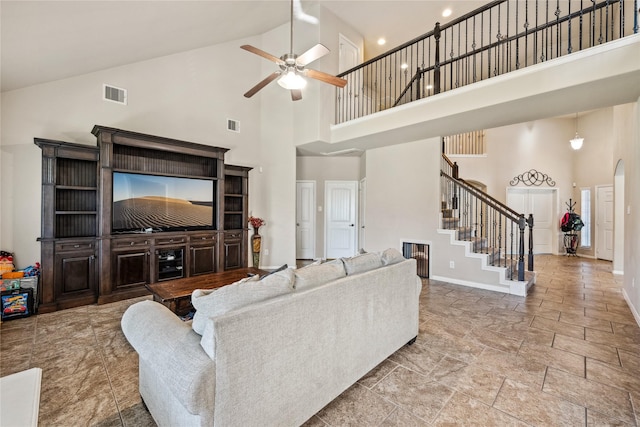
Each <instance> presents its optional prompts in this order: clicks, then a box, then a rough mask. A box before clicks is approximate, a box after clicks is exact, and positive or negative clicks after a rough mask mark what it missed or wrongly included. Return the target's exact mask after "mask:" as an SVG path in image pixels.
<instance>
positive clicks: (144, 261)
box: [111, 248, 150, 290]
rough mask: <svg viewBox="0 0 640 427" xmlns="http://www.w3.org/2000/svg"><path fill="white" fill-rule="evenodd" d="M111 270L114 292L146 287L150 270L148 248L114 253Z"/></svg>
mask: <svg viewBox="0 0 640 427" xmlns="http://www.w3.org/2000/svg"><path fill="white" fill-rule="evenodd" d="M111 268H112V274H111V277H112V278H113V280H114V283H113V285H114V287H113V288H114V290H116V289H124V288H131V287H135V286H144V285H146V284H147V283H149V268H150V267H149V250H148V248H144V249H142V248H141V249H138V250H135V251H134V250H132V251H118V252H113V253H112V254H111Z"/></svg>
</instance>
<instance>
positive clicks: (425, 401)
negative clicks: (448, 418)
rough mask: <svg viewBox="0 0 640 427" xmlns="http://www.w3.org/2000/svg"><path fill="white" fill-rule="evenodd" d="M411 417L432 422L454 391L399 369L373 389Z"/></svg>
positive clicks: (421, 376) (401, 368)
mask: <svg viewBox="0 0 640 427" xmlns="http://www.w3.org/2000/svg"><path fill="white" fill-rule="evenodd" d="M373 390H374V391H375V392H376V393H377V394H378V395H380V396H381V397H383V398H384V399H386V400H388V401H390V402H393V403H394V404H396V405H398V406H400V407H401V408H402V409H404V410H406V411H408V412H410V413H411V414H412V415H414V416H416V417H418V418H420V419H422V420H424V421H426V422H433V420H434V419H435V418H436V416H437V415H438V413H439V412H440V410H441V409H442V408H443V407H444V405H445V404H446V403H447V401H448V400H449V399H450V398H451V396H452V395H453V393H454V391H453V390H452V389H451V388H449V387H447V386H445V385H443V384H440V383H438V382H436V381H432V380H429V379H428V378H427V377H425V376H423V375H420V374H418V373H416V372H413V371H410V370H408V369H405V368H403V367H399V368H398V369H396V370H394V371H393V372H392V373H391V374H390V375H388V376H387V377H386V378H385V379H384V380H382V381H381V382H380V383H378V384H377V385H376V386H375V387H374V389H373Z"/></svg>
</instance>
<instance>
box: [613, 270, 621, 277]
mask: <svg viewBox="0 0 640 427" xmlns="http://www.w3.org/2000/svg"><path fill="white" fill-rule="evenodd" d="M611 273H613V274H614V275H616V276H624V270H613V271H612V272H611Z"/></svg>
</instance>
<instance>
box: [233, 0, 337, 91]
mask: <svg viewBox="0 0 640 427" xmlns="http://www.w3.org/2000/svg"><path fill="white" fill-rule="evenodd" d="M293 1H294V0H291V26H290V27H291V28H290V40H289V41H290V49H289V53H285V54H284V55H282V56H281V57H280V58H278V57H275V56H273V55H271V54H269V53H267V52H265V51H263V50H261V49H258V48H257V47H253V46H251V45H243V46H240V47H241V48H242V49H244V50H246V51H248V52H251V53H255V54H256V55H259V56H261V57H263V58H266V59H268V60H269V61H272V62H275V63H276V64H278V66H279V67H280V69H279V70H277V71H274V72H273V73H271V74H270V75H268V76H267V77H266V78H265V79H263V80H262V81H261V82H260V83H258V84H257V85H255V86H254V87H252V88H251V89H249V91H247V93H245V94H244V96H245V97H247V98H251V97H252V96H253V95H255V94H256V93H257V92H258V91H259V90H260V89H262V88H263V87H265V86H266V85H268V84H269V83H271V82H272V81H274V80H275V79H277V78H278V77H280V78H279V79H278V84H279V85H280V86H282V87H283V88H285V89H289V90H290V91H291V99H292V100H293V101H299V100H301V99H302V88H303V87H304V86H305V85H306V84H307V81H306V80H305V79H304V77H303V76H307V77H311V78H312V79H316V80H320V81H322V82H325V83H329V84H332V85H334V86H338V87H345V86H346V84H347V81H346V80H345V79H341V78H339V77H335V76H332V75H331V74H327V73H323V72H322V71H316V70H312V69H310V68H305V67H306V66H307V65H308V64H310V63H311V62H313V61H315V60H316V59H319V58H322V57H323V56H325V55H326V54H328V53H329V49H327V48H326V46H324V45H322V44H319V43H318V44H317V45H315V46H314V47H312V48H311V49H309V50H307V51H306V52H305V53H303V54H302V55H299V56H298V55H296V54H295V53H294V52H293Z"/></svg>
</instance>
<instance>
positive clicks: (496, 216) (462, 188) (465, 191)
mask: <svg viewBox="0 0 640 427" xmlns="http://www.w3.org/2000/svg"><path fill="white" fill-rule="evenodd" d="M442 156H443V161H442V167H441V171H440V176H441V194H442V201H441V228H440V229H439V230H438V234H439V235H442V236H443V240H448V244H449V245H450V252H449V258H450V259H451V260H450V261H449V262H450V265H449V268H450V269H451V271H450V276H451V277H438V279H444V280H447V281H449V282H453V283H458V284H462V285H467V286H474V287H480V288H483V289H489V290H496V291H500V292H507V293H510V294H515V295H521V296H525V295H526V294H527V291H528V289H529V288H530V287H531V286H532V285H533V284H534V283H535V273H534V272H533V253H532V248H533V237H532V236H533V234H532V229H533V216H532V215H529V218H525V216H524V214H521V213H518V212H515V211H513V210H512V209H511V208H509V207H508V206H506V205H504V204H502V203H501V202H499V201H498V200H496V199H495V198H493V197H491V196H490V195H488V194H487V193H485V192H483V191H481V190H478V189H477V188H475V187H473V186H471V185H470V184H469V183H467V182H466V181H464V180H463V179H461V178H459V176H458V166H457V164H455V163H452V162H451V161H450V160H449V159H448V158H447V156H446V155H444V154H443V155H442ZM527 227H528V228H529V236H528V239H526V228H527ZM527 240H528V242H527V243H528V244H527V245H525V242H526V241H527ZM444 243H445V242H444V241H443V244H444ZM525 247H528V249H529V254H528V256H526V255H525ZM525 258H527V259H528V268H527V270H525ZM456 263H457V264H458V265H459V268H458V269H456V268H455V264H456ZM461 264H462V265H461ZM434 278H436V277H434Z"/></svg>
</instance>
